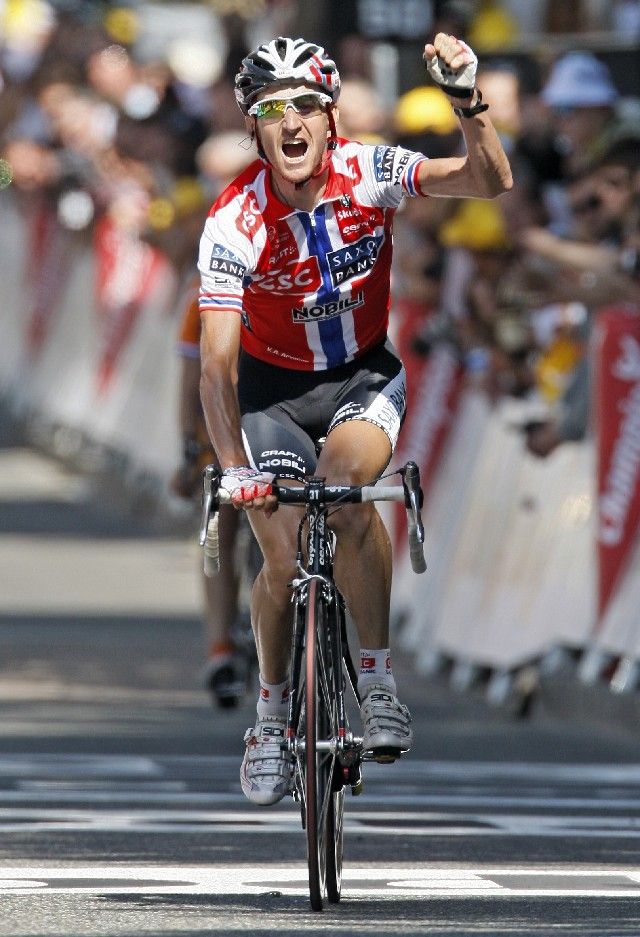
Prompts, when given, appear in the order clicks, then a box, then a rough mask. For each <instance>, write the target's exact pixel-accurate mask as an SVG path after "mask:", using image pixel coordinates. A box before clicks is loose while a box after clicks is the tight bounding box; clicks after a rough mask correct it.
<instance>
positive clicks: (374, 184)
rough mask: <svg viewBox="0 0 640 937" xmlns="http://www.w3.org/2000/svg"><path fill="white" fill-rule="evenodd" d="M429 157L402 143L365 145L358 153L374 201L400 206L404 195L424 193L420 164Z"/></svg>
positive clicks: (364, 183) (369, 194)
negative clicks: (421, 188)
mask: <svg viewBox="0 0 640 937" xmlns="http://www.w3.org/2000/svg"><path fill="white" fill-rule="evenodd" d="M426 159H427V157H426V156H424V155H423V154H422V153H416V152H414V151H413V150H406V149H405V148H404V147H402V146H386V145H384V144H380V145H378V146H364V147H362V149H361V151H360V153H359V162H360V169H361V173H362V185H363V186H364V188H365V190H366V192H367V195H368V196H369V198H370V199H372V201H373V204H376V205H379V206H380V207H381V208H397V207H398V206H399V205H400V202H401V201H402V199H403V198H404V196H405V195H409V196H416V195H422V192H421V191H420V188H419V186H418V181H417V177H418V168H419V166H420V165H421V164H422V163H423V162H425V161H426Z"/></svg>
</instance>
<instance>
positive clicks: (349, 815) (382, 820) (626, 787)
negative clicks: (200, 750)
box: [0, 754, 640, 840]
mask: <svg viewBox="0 0 640 937" xmlns="http://www.w3.org/2000/svg"><path fill="white" fill-rule="evenodd" d="M525 768H526V774H525ZM639 770H640V769H639V768H638V766H637V765H613V766H611V765H579V764H573V765H549V764H546V765H539V764H538V765H524V764H523V763H520V762H518V763H512V764H502V763H501V764H493V763H491V764H486V763H478V762H471V763H462V762H450V763H448V762H427V761H411V760H407V761H403V762H400V763H399V764H397V765H394V766H393V768H389V767H386V766H385V767H381V766H379V765H376V764H367V765H366V766H365V775H366V777H365V795H364V796H363V797H361V798H354V799H352V798H351V797H349V798H348V800H347V811H346V819H345V824H346V829H347V830H348V831H350V832H351V833H354V832H357V834H358V835H359V836H366V837H369V836H377V837H381V836H384V837H398V836H402V837H405V838H406V837H408V836H411V837H416V836H418V837H434V836H448V837H461V836H464V837H471V836H473V837H479V836H492V837H498V836H500V837H508V836H518V837H524V836H529V837H565V838H573V839H580V838H586V837H591V838H598V839H605V838H608V839H627V840H633V839H637V838H639V837H640V798H638V797H637V796H635V795H636V777H637V775H638V771H639ZM237 772H238V759H237V758H236V757H235V756H231V755H223V756H216V757H198V756H195V757H192V756H185V757H179V756H178V757H166V758H162V757H157V758H149V757H142V756H140V757H139V756H119V755H107V756H102V755H71V754H29V755H23V754H18V755H10V754H6V755H2V756H0V805H2V806H0V832H2V833H5V834H9V833H16V832H19V833H38V832H43V833H44V832H46V833H48V834H49V833H55V832H58V831H65V832H77V833H92V832H93V833H95V832H97V831H100V832H105V833H109V832H112V833H131V834H139V833H143V832H144V833H147V834H167V833H169V834H171V835H178V834H182V835H185V834H189V835H192V834H199V833H200V834H201V833H204V834H207V835H211V834H228V833H233V834H236V833H249V834H250V835H252V836H253V835H259V834H264V835H269V836H273V834H290V835H296V836H299V835H301V833H300V817H299V812H298V809H297V807H296V806H295V804H293V802H291V801H290V800H289V801H283V803H282V804H281V805H280V806H279V808H277V809H276V810H261V809H255V808H254V809H253V810H251V808H250V807H249V806H248V805H247V803H246V801H245V799H244V797H243V796H242V794H241V793H240V790H239V785H238V780H237ZM532 774H533V775H534V777H533V778H532V777H531V775H532ZM525 777H526V782H527V784H526V786H524V787H523V786H522V785H521V784H518V785H514V781H520V780H522V781H524V780H525ZM390 778H392V780H393V784H389V779H390ZM545 782H546V786H545ZM214 785H215V788H216V789H212V788H214ZM532 785H533V786H532ZM607 785H609V786H607ZM613 785H616V786H615V787H614V786H613ZM600 786H602V792H601V790H600ZM194 788H195V789H194ZM518 791H521V792H522V793H521V794H520V795H519V794H518ZM525 792H529V793H525ZM565 792H566V795H567V796H564V793H565ZM607 792H609V794H607Z"/></svg>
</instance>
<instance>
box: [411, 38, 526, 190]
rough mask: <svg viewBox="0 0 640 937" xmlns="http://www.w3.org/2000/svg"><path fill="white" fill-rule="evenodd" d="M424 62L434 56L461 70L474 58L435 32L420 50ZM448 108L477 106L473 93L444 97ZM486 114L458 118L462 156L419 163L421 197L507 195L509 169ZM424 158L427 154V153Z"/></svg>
mask: <svg viewBox="0 0 640 937" xmlns="http://www.w3.org/2000/svg"><path fill="white" fill-rule="evenodd" d="M424 55H425V59H431V58H433V56H434V55H438V56H439V57H440V59H441V60H442V61H443V62H445V63H446V64H447V65H448V66H449V67H450V68H451V69H453V70H456V69H459V68H461V67H464V66H465V65H466V64H467V63H468V62H470V61H471V57H473V61H474V62H475V56H471V55H470V50H468V48H467V47H466V46H464V45H462V44H461V43H460V42H459V41H458V40H457V39H455V38H454V37H453V36H447V35H446V34H445V33H438V35H437V36H436V37H435V39H434V41H433V45H432V44H431V43H427V45H426V46H425V48H424ZM442 90H443V91H445V92H446V90H447V89H446V87H442ZM447 96H448V98H449V100H450V101H451V104H452V106H454V105H455V106H457V107H460V106H462V107H465V108H467V107H472V106H473V105H475V104H476V103H477V93H476V92H474V94H473V97H472V98H471V99H465V100H462V101H461V99H460V98H459V97H455V96H452V95H447ZM488 113H489V112H488V111H483V112H482V113H480V114H477V115H476V116H475V117H468V118H467V117H462V118H460V125H461V127H462V133H463V136H464V141H465V145H466V149H467V153H466V156H461V157H449V158H445V159H431V160H429V161H428V162H425V163H422V165H421V166H420V169H419V171H418V182H419V185H420V189H421V191H422V192H424V194H425V195H448V196H454V197H471V198H495V197H496V196H497V195H501V194H502V193H503V192H507V191H508V190H509V189H510V188H511V187H512V185H513V178H512V176H511V167H510V166H509V160H508V159H507V156H506V153H505V152H504V149H503V148H502V144H501V142H500V139H499V137H498V134H497V133H496V131H495V128H494V126H493V124H492V123H491V120H490V118H489V117H488V116H487V115H488ZM427 155H428V154H427Z"/></svg>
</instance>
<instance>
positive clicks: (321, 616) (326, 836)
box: [304, 580, 343, 911]
mask: <svg viewBox="0 0 640 937" xmlns="http://www.w3.org/2000/svg"><path fill="white" fill-rule="evenodd" d="M328 616H329V610H328V608H327V603H326V600H325V598H324V596H323V594H322V591H321V588H319V586H318V582H317V580H312V581H311V582H310V583H309V592H308V595H307V608H306V615H305V758H304V765H305V787H306V791H305V830H306V834H307V859H308V865H309V895H310V899H311V907H312V908H313V909H314V911H321V910H322V908H323V903H324V898H325V895H326V897H327V898H328V900H329V901H339V899H340V879H341V870H342V806H343V791H342V780H341V776H340V765H339V762H338V759H337V756H336V747H335V743H336V742H337V738H338V726H337V718H336V694H337V692H338V687H337V686H336V682H335V679H334V672H335V671H334V651H335V649H334V648H332V643H331V635H332V632H331V631H330V630H329V628H328V624H329V623H328ZM331 749H333V751H332V750H331Z"/></svg>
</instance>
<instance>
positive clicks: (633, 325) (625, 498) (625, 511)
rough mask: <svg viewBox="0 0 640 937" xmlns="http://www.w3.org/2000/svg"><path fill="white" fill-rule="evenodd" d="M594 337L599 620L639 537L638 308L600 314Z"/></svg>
mask: <svg viewBox="0 0 640 937" xmlns="http://www.w3.org/2000/svg"><path fill="white" fill-rule="evenodd" d="M594 339H595V341H594V354H595V418H596V439H597V490H598V526H597V552H598V587H599V596H598V611H599V618H600V620H602V616H603V614H604V612H605V611H606V609H607V606H608V604H609V602H610V600H611V598H612V596H613V595H614V593H615V590H616V588H617V587H618V585H619V584H620V581H621V578H622V575H623V573H624V571H625V569H626V567H627V565H628V563H629V559H630V556H631V554H632V551H633V548H634V545H635V542H636V539H637V537H638V535H639V534H640V310H637V309H632V308H630V307H624V306H622V307H615V306H611V307H607V308H605V309H601V310H599V311H598V314H597V323H596V327H595V335H594Z"/></svg>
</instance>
